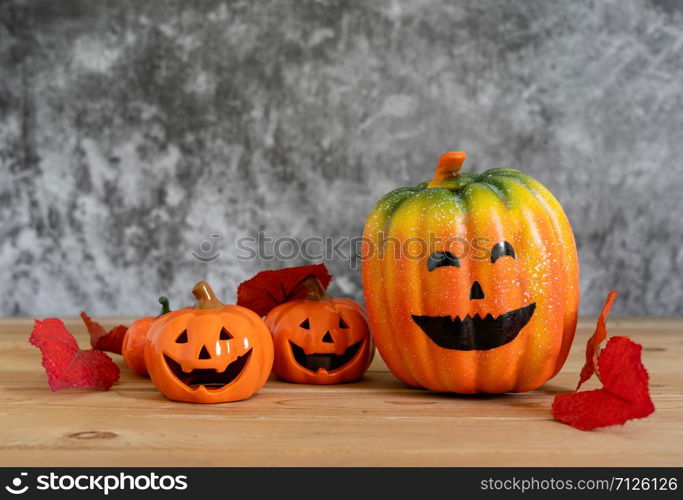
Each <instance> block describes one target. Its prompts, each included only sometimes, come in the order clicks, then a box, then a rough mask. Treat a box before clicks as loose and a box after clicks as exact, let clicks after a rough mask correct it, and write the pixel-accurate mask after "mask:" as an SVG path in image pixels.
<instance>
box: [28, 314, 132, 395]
mask: <svg viewBox="0 0 683 500" xmlns="http://www.w3.org/2000/svg"><path fill="white" fill-rule="evenodd" d="M29 342H30V343H31V344H32V345H34V346H36V347H37V348H38V349H40V352H41V353H42V355H43V368H45V372H46V373H47V380H48V383H49V384H50V389H52V391H59V390H62V389H68V388H72V389H75V388H87V389H104V390H108V389H109V388H110V387H111V386H112V385H113V384H114V382H116V381H117V380H118V379H119V374H120V371H119V367H118V366H116V364H115V363H114V362H113V361H112V360H111V358H109V356H107V355H106V354H105V353H103V352H101V351H98V350H95V349H88V350H85V351H84V350H81V349H79V348H78V343H77V342H76V339H75V338H74V337H73V335H71V333H69V331H68V330H67V329H66V326H64V323H63V322H62V321H61V320H60V319H57V318H48V319H45V320H43V321H38V320H36V322H35V326H34V328H33V331H32V332H31V336H30V337H29Z"/></svg>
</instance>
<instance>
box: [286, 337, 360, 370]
mask: <svg viewBox="0 0 683 500" xmlns="http://www.w3.org/2000/svg"><path fill="white" fill-rule="evenodd" d="M362 343H363V341H362V340H361V341H360V342H357V343H355V344H353V345H352V346H350V347H349V348H347V349H346V351H344V353H343V354H306V353H305V352H304V350H303V348H301V347H299V346H298V345H296V344H295V343H294V342H292V341H291V340H290V341H289V345H290V346H291V347H292V354H294V359H295V360H296V362H297V363H299V364H300V365H301V366H303V367H304V368H306V369H307V370H311V371H313V372H315V371H317V370H321V369H322V370H327V371H328V372H331V371H334V370H336V369H338V368H341V367H342V366H344V365H345V364H346V363H348V362H349V361H351V360H352V359H353V357H354V356H355V355H356V353H357V352H358V350H359V349H360V346H361V344H362Z"/></svg>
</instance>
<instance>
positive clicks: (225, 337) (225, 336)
mask: <svg viewBox="0 0 683 500" xmlns="http://www.w3.org/2000/svg"><path fill="white" fill-rule="evenodd" d="M218 338H219V339H220V340H230V339H231V338H232V335H230V332H229V331H227V330H226V329H225V327H223V328H221V334H220V335H219V336H218Z"/></svg>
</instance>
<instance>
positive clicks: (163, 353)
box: [145, 281, 273, 403]
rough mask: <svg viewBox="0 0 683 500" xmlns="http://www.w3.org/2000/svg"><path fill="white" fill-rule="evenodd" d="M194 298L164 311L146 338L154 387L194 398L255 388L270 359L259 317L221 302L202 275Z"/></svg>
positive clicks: (228, 396) (239, 395)
mask: <svg viewBox="0 0 683 500" xmlns="http://www.w3.org/2000/svg"><path fill="white" fill-rule="evenodd" d="M192 293H193V295H194V296H195V298H196V304H195V305H194V307H192V308H185V309H180V310H178V311H174V312H171V313H168V314H165V315H164V316H162V317H161V318H159V319H158V320H157V321H155V322H154V324H153V325H152V327H151V328H150V330H149V333H148V334H147V339H146V341H145V363H146V365H147V370H148V371H149V375H150V377H151V379H152V382H154V385H155V386H156V388H157V389H159V391H160V392H161V393H162V394H164V396H166V397H167V398H169V399H173V400H176V401H188V402H193V403H224V402H226V401H239V400H241V399H246V398H248V397H250V396H252V395H253V394H255V393H256V392H257V391H258V390H259V389H261V387H263V385H264V384H265V382H266V379H267V378H268V375H269V374H270V370H271V367H272V365H273V341H272V339H271V336H270V332H269V331H268V328H267V327H266V325H265V323H264V322H263V320H262V319H261V318H260V317H259V316H257V315H256V314H255V313H254V312H252V311H250V310H248V309H246V308H244V307H240V306H235V305H225V304H223V303H222V302H220V301H219V300H218V299H217V298H216V296H215V295H214V293H213V290H212V289H211V287H210V286H209V284H208V283H206V282H205V281H200V282H199V283H197V285H195V287H194V289H193V290H192Z"/></svg>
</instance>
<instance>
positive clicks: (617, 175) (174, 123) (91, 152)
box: [0, 0, 683, 316]
mask: <svg viewBox="0 0 683 500" xmlns="http://www.w3.org/2000/svg"><path fill="white" fill-rule="evenodd" d="M682 6H683V3H681V2H675V1H662V0H659V1H649V2H648V1H645V0H640V1H636V0H627V1H623V0H620V1H603V2H593V1H590V2H589V1H572V2H565V1H499V0H490V1H489V0H486V1H483V0H476V1H475V0H472V1H459V2H456V1H446V0H443V1H441V0H421V1H412V0H411V1H363V2H361V1H348V2H347V1H295V0H289V1H278V2H263V1H256V2H249V1H241V2H222V1H155V2H151V1H138V0H135V1H134V0H128V1H123V0H121V1H115V2H104V1H95V0H87V1H86V0H82V1H71V0H69V1H67V0H63V1H59V2H55V1H19V0H16V1H13V0H10V1H5V2H3V3H0V286H1V287H2V289H3V290H2V291H3V293H2V294H0V313H2V314H30V315H36V316H43V315H52V314H59V315H68V314H75V313H77V312H78V311H79V310H80V309H81V308H85V309H86V310H88V311H90V312H92V313H94V314H114V313H123V314H138V313H140V314H141V313H149V312H151V311H153V310H156V296H157V295H159V294H162V293H163V294H166V295H168V296H169V297H171V299H172V301H173V304H174V305H179V304H180V303H181V302H189V298H190V297H189V288H190V287H191V285H192V284H193V283H194V281H196V280H198V279H200V278H208V279H209V280H210V281H211V282H213V283H214V284H215V287H216V289H217V290H218V291H220V293H221V294H222V295H223V297H224V298H225V299H226V300H232V299H233V298H234V290H235V287H236V285H237V283H239V282H240V281H241V280H243V279H244V278H246V277H248V276H249V275H251V274H252V273H254V272H256V271H257V270H259V269H261V268H264V267H271V268H272V267H278V266H280V265H293V264H301V263H303V260H302V259H298V260H294V261H287V262H284V263H278V262H274V261H266V262H263V261H258V260H252V261H248V262H242V261H240V260H239V259H238V258H237V249H236V247H235V240H236V239H237V238H239V237H242V236H248V235H253V234H255V233H257V232H258V231H263V232H264V233H265V235H266V236H270V237H278V236H292V237H294V238H297V239H299V240H301V239H303V238H305V237H307V236H311V235H321V236H332V237H335V238H340V237H345V236H348V237H351V236H356V235H358V234H360V232H361V230H362V226H363V222H364V219H365V216H366V215H367V213H368V211H369V209H370V208H371V206H372V204H373V203H374V201H375V200H377V198H378V197H379V196H381V195H382V194H384V193H385V192H387V191H389V190H391V189H393V188H395V187H398V186H402V185H410V184H414V183H417V182H419V181H422V180H425V179H427V178H429V177H430V176H431V174H432V172H433V168H434V164H435V161H436V159H437V158H438V156H439V154H440V153H442V152H443V151H445V150H448V149H463V150H466V151H467V152H468V153H469V155H470V156H469V160H468V162H467V166H468V167H469V168H473V169H477V170H484V169H486V168H491V167H499V166H513V167H516V168H519V169H521V170H523V171H525V172H527V173H529V174H531V175H534V176H536V177H537V178H538V179H539V180H540V181H541V182H543V183H544V184H545V185H546V186H547V187H548V188H550V190H551V191H552V192H553V193H554V194H555V195H556V196H557V197H558V198H559V200H560V201H561V202H562V204H563V205H564V207H565V209H566V211H567V213H568V215H569V217H570V219H571V221H572V223H573V225H574V229H575V232H576V237H577V242H578V246H579V256H580V261H581V266H582V267H581V271H582V275H581V286H582V291H583V299H582V306H581V311H582V313H584V314H593V313H596V311H598V310H599V308H600V306H601V304H602V301H603V299H604V296H605V294H606V292H607V291H608V290H609V289H611V288H617V289H618V290H619V291H620V292H621V299H620V300H619V302H618V303H617V306H616V308H615V312H616V313H618V314H635V315H645V314H651V315H681V314H683V281H682V280H681V274H680V270H681V268H682V267H683V246H682V245H681V243H682V241H683V222H682V219H681V217H682V215H681V214H682V212H683V202H682V196H681V193H683V180H682V179H683V176H682V175H681V174H682V173H683V169H682V168H681V167H682V160H681V158H683V93H682V85H683V12H681V10H680V9H681V7H682ZM211 234H219V235H220V237H219V238H214V239H213V240H211V239H210V235H211ZM203 241H211V242H212V248H211V249H210V250H209V251H208V252H205V253H204V254H202V253H201V252H200V256H201V255H211V256H215V253H216V252H218V253H220V255H218V256H217V257H216V259H215V260H213V261H212V262H210V263H207V264H203V263H200V262H198V261H197V260H196V259H195V258H194V257H193V255H192V253H193V251H195V252H196V251H198V249H200V245H201V243H202V242H203ZM327 264H328V265H329V267H330V269H331V270H332V271H333V273H334V274H335V275H336V276H337V278H336V279H335V282H334V283H335V284H334V287H335V288H334V292H335V293H344V294H347V295H350V296H355V297H356V298H360V297H361V289H360V271H359V269H350V268H349V262H347V261H344V260H343V259H340V258H336V259H332V260H330V261H327Z"/></svg>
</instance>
